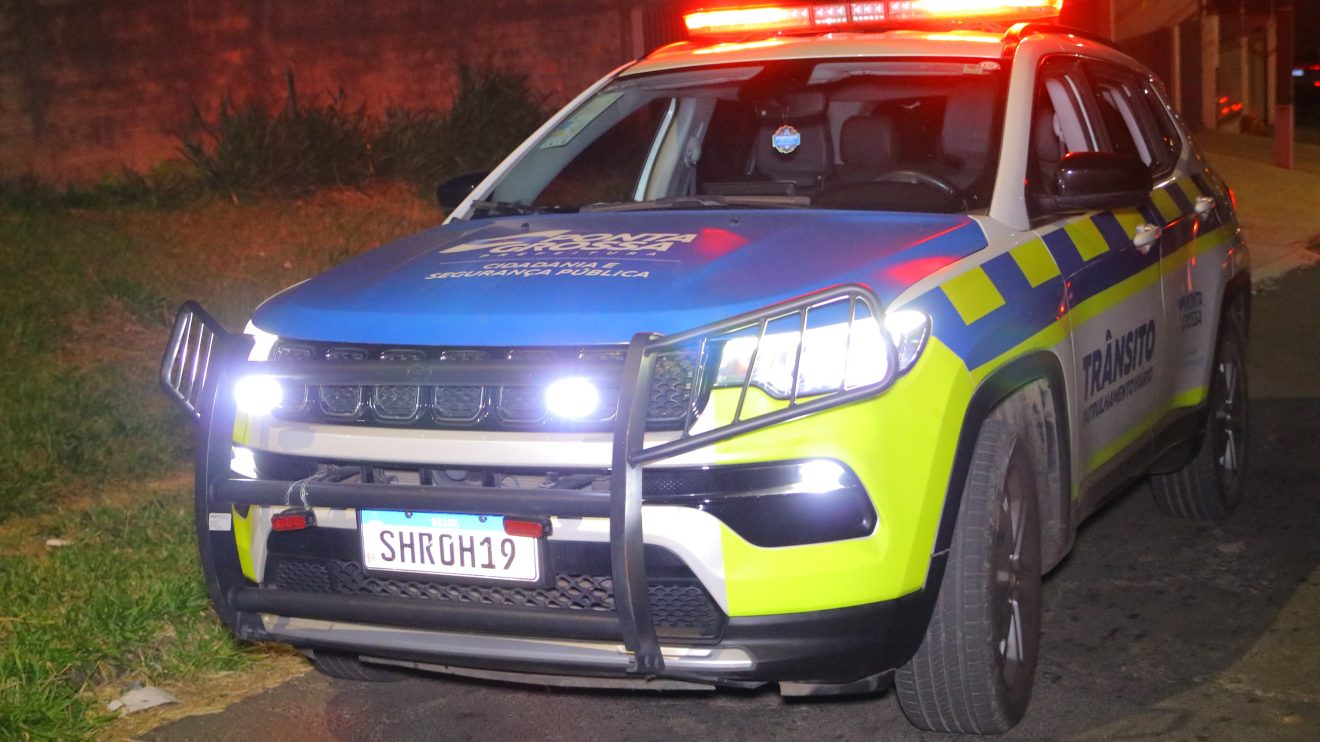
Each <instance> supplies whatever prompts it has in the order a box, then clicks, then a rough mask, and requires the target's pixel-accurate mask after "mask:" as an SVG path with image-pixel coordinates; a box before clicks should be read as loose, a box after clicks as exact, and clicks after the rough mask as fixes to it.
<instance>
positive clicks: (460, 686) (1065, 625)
mask: <svg viewBox="0 0 1320 742" xmlns="http://www.w3.org/2000/svg"><path fill="white" fill-rule="evenodd" d="M1317 297H1320V270H1308V271H1302V272H1297V273H1293V274H1290V275H1288V276H1287V277H1285V278H1284V279H1282V280H1280V281H1279V282H1277V283H1276V284H1275V286H1274V288H1273V290H1271V291H1269V292H1267V293H1264V294H1261V295H1259V296H1258V297H1257V301H1256V305H1257V311H1256V316H1255V321H1254V322H1253V326H1254V335H1253V348H1252V353H1253V356H1252V370H1253V376H1252V378H1251V384H1252V392H1253V398H1254V406H1253V409H1252V415H1253V417H1252V441H1251V452H1250V456H1251V459H1250V466H1251V474H1250V476H1251V484H1250V490H1249V494H1248V498H1249V499H1248V500H1247V501H1246V502H1245V503H1244V505H1243V507H1242V509H1241V510H1240V512H1239V513H1238V514H1237V515H1236V516H1235V517H1234V518H1232V519H1231V520H1229V521H1226V522H1224V523H1222V524H1197V523H1187V522H1181V521H1177V520H1172V519H1168V518H1165V517H1162V516H1161V515H1160V514H1159V513H1158V512H1156V510H1155V508H1154V506H1153V505H1152V503H1151V500H1150V492H1149V490H1148V488H1147V487H1146V486H1144V485H1143V486H1139V487H1137V488H1135V489H1134V490H1133V491H1131V492H1129V493H1127V494H1126V495H1125V496H1123V497H1122V498H1120V499H1118V500H1117V501H1115V502H1114V503H1113V504H1112V505H1111V506H1110V507H1108V508H1106V509H1105V510H1104V511H1102V512H1101V513H1100V514H1098V515H1097V516H1096V517H1095V518H1093V519H1092V520H1091V521H1090V522H1089V524H1088V525H1086V526H1085V527H1084V529H1083V531H1082V533H1081V534H1080V536H1079V538H1078V543H1077V547H1076V549H1075V550H1074V552H1073V554H1072V556H1070V557H1069V559H1068V560H1067V561H1066V562H1065V563H1064V564H1063V565H1062V566H1061V567H1060V568H1059V569H1057V570H1055V572H1054V573H1053V574H1052V575H1051V576H1050V577H1049V578H1048V580H1047V582H1046V586H1045V591H1044V600H1045V617H1044V631H1045V635H1044V640H1043V649H1042V658H1041V663H1040V669H1039V676H1038V680H1037V689H1036V695H1035V698H1034V700H1033V702H1032V706H1031V709H1030V711H1029V712H1028V716H1027V719H1026V720H1025V721H1024V723H1023V724H1022V725H1021V726H1020V727H1019V728H1018V729H1017V730H1015V731H1014V732H1013V733H1012V734H1011V735H1009V737H1010V738H1013V739H1059V738H1086V739H1148V738H1149V739H1153V738H1159V739H1186V740H1220V739H1234V740H1239V739H1269V740H1287V739H1296V740H1316V739H1320V538H1317V537H1316V531H1317V527H1320V496H1318V495H1320V484H1317V483H1318V482H1320V443H1317V442H1318V441H1320V312H1317V310H1318V309H1320V301H1318V300H1317ZM930 737H931V736H930V735H926V736H923V735H919V734H917V733H916V732H914V731H913V729H912V728H911V727H910V726H908V724H907V723H906V721H905V720H904V719H903V717H902V716H901V715H900V713H899V711H898V707H897V704H896V703H895V702H894V700H893V698H892V697H891V696H890V695H888V694H883V695H879V696H873V697H868V698H862V699H854V700H827V701H824V702H821V701H807V702H786V701H784V700H782V699H780V698H779V697H778V696H777V695H776V694H774V693H773V692H757V693H732V692H721V693H716V694H689V695H654V694H637V693H602V692H587V691H565V690H546V689H541V688H527V687H518V686H508V685H500V684H493V683H482V682H476V681H469V680H457V679H448V678H429V677H419V678H416V679H410V680H407V681H404V682H402V683H397V684H388V685H360V684H355V683H349V682H344V681H333V680H330V679H327V678H323V677H321V676H318V675H316V674H315V673H312V674H309V675H307V676H304V677H301V678H298V679H295V680H293V681H290V682H289V683H286V684H285V685H283V686H280V687H278V688H275V689H273V690H270V691H267V692H266V693H264V694H262V695H259V696H256V697H253V698H251V699H249V700H247V701H244V702H241V703H239V704H237V705H235V706H233V707H231V708H230V709H229V710H228V711H226V712H223V713H221V714H215V715H210V716H198V717H192V718H188V719H184V720H182V721H179V722H176V723H174V724H172V725H170V726H167V727H164V728H161V729H158V730H156V731H155V732H154V733H152V734H150V735H148V737H147V738H148V739H152V740H244V741H245V742H258V741H260V740H284V739H294V738H298V739H301V738H337V739H352V740H359V739H360V740H390V741H391V742H393V741H394V740H404V739H453V740H463V739H502V740H524V739H551V740H582V739H625V738H626V739H635V740H669V739H691V738H711V739H729V740H778V739H811V740H829V739H846V740H855V739H925V738H930Z"/></svg>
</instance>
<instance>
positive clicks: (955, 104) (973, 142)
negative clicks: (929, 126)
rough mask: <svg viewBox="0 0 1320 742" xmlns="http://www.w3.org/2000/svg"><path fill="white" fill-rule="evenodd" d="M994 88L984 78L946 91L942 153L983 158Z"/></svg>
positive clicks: (969, 81) (992, 106)
mask: <svg viewBox="0 0 1320 742" xmlns="http://www.w3.org/2000/svg"><path fill="white" fill-rule="evenodd" d="M994 99H995V93H994V88H992V87H991V86H990V85H987V84H985V81H983V80H980V79H976V80H968V81H965V82H963V83H961V84H959V85H957V86H955V87H954V88H952V89H951V90H950V91H949V98H948V102H947V103H946V104H945V106H944V132H943V134H942V136H941V137H940V139H941V141H940V144H941V146H942V148H943V150H944V154H945V156H951V157H954V158H962V157H973V158H977V159H983V158H984V157H985V156H986V154H987V153H988V152H989V151H990V130H991V129H992V128H993V127H992V125H991V117H992V116H993V115H994V111H995V106H994V102H995V100H994Z"/></svg>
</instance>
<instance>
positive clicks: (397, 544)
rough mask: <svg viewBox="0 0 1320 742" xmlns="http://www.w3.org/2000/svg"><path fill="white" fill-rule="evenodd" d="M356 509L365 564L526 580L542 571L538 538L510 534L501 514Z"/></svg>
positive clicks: (378, 566)
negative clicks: (359, 522) (506, 530)
mask: <svg viewBox="0 0 1320 742" xmlns="http://www.w3.org/2000/svg"><path fill="white" fill-rule="evenodd" d="M358 512H359V513H360V518H361V527H360V529H359V530H360V532H361V534H362V556H363V559H364V560H365V562H366V566H367V569H375V570H388V571H393V572H423V573H426V574H433V575H450V576H454V577H481V578H486V579H492V580H519V581H524V582H530V581H534V580H536V579H537V578H538V577H540V574H541V560H540V554H541V551H540V547H539V545H538V544H537V539H535V538H530V537H528V536H510V535H508V534H506V533H505V532H504V518H503V517H502V516H499V515H461V514H457V513H403V512H398V511H393V510H360V511H358Z"/></svg>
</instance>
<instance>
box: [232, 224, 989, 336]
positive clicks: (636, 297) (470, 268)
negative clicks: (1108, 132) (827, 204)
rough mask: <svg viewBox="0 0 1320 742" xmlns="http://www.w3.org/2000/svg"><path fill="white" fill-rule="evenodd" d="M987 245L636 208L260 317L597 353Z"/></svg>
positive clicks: (337, 274)
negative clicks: (639, 336) (637, 337)
mask: <svg viewBox="0 0 1320 742" xmlns="http://www.w3.org/2000/svg"><path fill="white" fill-rule="evenodd" d="M985 244H986V241H985V235H984V234H983V233H982V231H981V229H980V227H979V226H977V225H976V223H975V222H974V221H972V220H971V219H969V218H967V217H965V216H954V215H926V214H896V213H868V212H855V211H843V212H841V211H804V210H792V211H766V210H754V211H743V210H739V211H728V210H720V211H699V212H666V211H638V212H622V213H594V214H593V213H588V214H557V215H542V216H533V217H515V218H507V219H494V220H482V221H479V222H455V223H453V224H450V225H446V226H443V227H438V228H436V229H432V230H428V231H426V232H422V233H420V234H417V235H413V236H412V237H408V238H405V239H402V240H399V241H397V242H393V243H390V244H388V245H385V246H384V247H381V248H378V249H376V250H373V251H372V252H370V253H367V254H365V255H362V256H360V257H358V258H355V259H353V260H351V261H349V262H347V263H344V264H342V265H340V266H338V267H336V268H334V269H332V270H330V271H327V272H326V273H324V274H322V275H320V276H317V277H316V278H313V279H311V280H310V281H306V282H304V283H301V284H299V285H297V286H294V287H293V288H290V289H288V290H286V291H284V292H283V293H280V294H278V295H276V296H275V297H273V298H271V299H269V300H268V301H266V302H265V303H264V304H262V305H261V306H260V307H259V308H258V309H257V311H256V314H255V315H254V317H253V323H254V324H256V326H257V327H259V328H261V329H262V330H265V331H266V332H270V333H274V334H276V335H280V336H282V337H292V338H299V339H303V340H326V341H334V342H349V343H384V344H400V345H505V346H513V345H596V344H613V343H623V342H627V341H628V340H629V339H630V338H631V337H632V335H633V334H634V333H636V332H642V331H647V332H658V333H666V334H667V333H673V332H678V331H681V330H686V329H689V328H692V327H696V326H699V325H703V324H706V323H708V322H713V321H716V320H720V319H723V318H725V317H729V316H732V315H735V314H738V313H741V312H745V311H749V310H753V309H757V308H759V307H763V306H765V305H767V304H773V303H775V302H778V301H782V300H784V299H789V298H792V297H795V296H799V295H801V294H803V293H806V292H809V291H813V290H816V289H821V288H825V287H827V286H833V285H836V284H839V283H847V282H855V283H861V284H865V285H867V286H870V287H871V288H872V289H873V290H874V291H875V292H876V293H877V294H878V295H879V296H880V298H881V300H882V301H885V302H888V301H890V300H892V299H893V298H894V297H895V296H896V295H897V294H898V293H899V292H900V291H902V290H903V289H904V288H906V287H907V286H909V285H911V284H912V283H914V282H916V281H918V280H920V279H921V278H923V277H925V276H927V275H929V274H930V273H932V272H934V271H935V270H938V269H939V268H941V267H943V266H944V265H947V264H949V263H950V262H952V261H954V260H957V259H959V258H961V257H963V256H966V255H968V254H971V253H973V252H975V251H977V250H979V249H981V248H982V247H984V246H985Z"/></svg>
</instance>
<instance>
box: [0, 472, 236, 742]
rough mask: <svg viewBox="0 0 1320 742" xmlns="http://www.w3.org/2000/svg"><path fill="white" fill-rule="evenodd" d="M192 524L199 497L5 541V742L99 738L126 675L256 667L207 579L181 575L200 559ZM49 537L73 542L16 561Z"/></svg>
mask: <svg viewBox="0 0 1320 742" xmlns="http://www.w3.org/2000/svg"><path fill="white" fill-rule="evenodd" d="M191 526H192V509H191V507H190V499H189V498H187V497H186V496H182V495H180V494H175V495H173V496H162V497H158V498H156V499H151V500H148V501H146V502H143V503H139V504H133V505H131V506H128V507H109V506H97V507H93V508H91V509H90V510H86V511H82V512H78V513H74V514H71V515H68V516H65V517H63V518H61V519H59V520H58V521H56V520H46V521H44V522H42V523H41V525H40V526H38V527H36V528H33V529H19V530H18V532H17V533H15V532H13V531H11V532H10V533H8V534H7V535H6V538H4V539H3V540H0V549H3V550H5V551H6V552H9V553H10V555H9V556H6V557H5V558H4V559H2V560H0V595H3V596H5V601H4V608H3V613H4V614H5V615H4V616H0V739H29V738H30V739H68V738H74V737H82V736H87V735H90V734H92V733H94V732H96V730H97V729H98V728H100V727H102V726H104V725H105V724H106V723H107V722H108V721H109V717H108V716H105V715H102V714H99V713H94V711H95V709H93V708H92V704H93V702H94V698H93V697H92V695H91V693H90V691H92V690H94V689H95V688H97V687H98V686H100V685H102V684H106V683H109V682H112V681H114V680H116V679H118V678H120V677H121V676H122V675H123V674H124V673H129V674H131V675H133V676H137V677H141V678H145V679H150V681H151V682H153V683H157V684H160V683H168V682H169V681H170V680H174V679H179V678H183V677H188V676H191V675H193V674H196V673H199V672H215V671H219V670H229V669H236V668H239V667H242V666H243V665H244V664H246V663H247V662H248V661H249V659H250V656H249V655H250V650H248V649H246V648H244V647H242V646H240V645H239V644H238V643H237V642H236V641H234V640H233V639H232V638H230V636H229V634H228V632H227V631H226V630H225V629H224V628H223V627H222V626H221V625H220V623H219V621H217V620H215V618H214V617H213V616H212V615H211V613H210V611H209V609H208V602H207V599H206V596H205V593H204V592H203V591H202V590H201V589H200V584H199V574H198V572H197V570H196V569H191V568H186V569H179V568H177V567H175V566H174V565H192V564H194V563H195V562H196V546H195V542H194V539H193V536H192V527H191ZM34 531H35V532H34ZM43 532H44V533H45V534H50V535H55V536H59V537H61V538H62V539H65V540H67V541H68V542H69V544H70V545H68V546H64V547H59V548H54V549H50V550H49V553H48V554H42V553H35V554H34V553H29V554H27V555H25V556H21V557H20V556H13V555H12V554H13V552H15V551H20V552H21V551H22V550H23V549H24V547H25V546H30V543H29V544H25V543H23V542H24V541H28V542H30V541H32V540H33V538H34V537H35V538H40V537H41V536H43ZM41 543H44V538H42V539H41ZM161 565H171V568H169V569H161Z"/></svg>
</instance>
